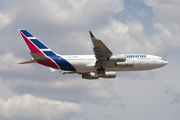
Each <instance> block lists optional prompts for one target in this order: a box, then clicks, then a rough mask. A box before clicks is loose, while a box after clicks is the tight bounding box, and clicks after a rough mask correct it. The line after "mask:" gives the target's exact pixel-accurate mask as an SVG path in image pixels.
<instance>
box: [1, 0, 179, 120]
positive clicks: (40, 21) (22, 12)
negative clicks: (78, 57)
mask: <svg viewBox="0 0 180 120" xmlns="http://www.w3.org/2000/svg"><path fill="white" fill-rule="evenodd" d="M179 11H180V1H179V0H29V1H25V0H0V119H2V120H179V119H180V114H179V113H180V79H179V71H180V63H179V60H180V52H179V51H180V12H179ZM18 29H27V30H28V31H30V32H31V33H32V34H33V35H34V36H36V37H37V38H38V39H40V40H41V41H43V43H45V44H46V45H48V46H49V47H50V48H51V49H52V50H54V51H55V52H57V53H59V54H62V55H64V54H93V45H92V42H91V39H90V36H89V34H88V31H89V30H91V31H92V32H93V33H94V35H95V36H96V38H99V39H101V40H102V41H103V42H104V43H105V44H106V45H107V46H108V47H109V49H110V50H111V51H113V52H114V53H137V54H144V53H145V54H152V55H157V56H162V57H163V58H165V59H166V60H167V61H168V62H169V64H168V65H166V66H165V67H162V68H159V69H155V70H150V71H142V72H117V77H116V78H115V79H102V78H101V79H99V80H94V81H88V80H84V79H82V78H81V76H80V75H62V74H60V73H51V72H50V71H49V69H48V68H46V67H44V66H41V65H38V64H31V65H19V64H17V63H19V62H22V61H27V60H29V59H30V58H31V56H30V54H29V50H28V48H27V47H26V44H25V42H24V41H23V39H22V38H21V36H20V34H19V33H18Z"/></svg>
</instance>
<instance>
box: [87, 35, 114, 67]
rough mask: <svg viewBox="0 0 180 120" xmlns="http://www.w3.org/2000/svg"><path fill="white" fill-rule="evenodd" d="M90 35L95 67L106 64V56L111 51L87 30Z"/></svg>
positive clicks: (110, 53)
mask: <svg viewBox="0 0 180 120" xmlns="http://www.w3.org/2000/svg"><path fill="white" fill-rule="evenodd" d="M89 34H90V36H91V40H92V42H93V45H94V47H93V51H94V54H95V56H96V59H97V61H96V65H95V66H96V67H100V66H103V65H105V64H106V62H107V58H108V57H110V56H111V55H112V54H113V53H112V52H111V51H110V50H109V48H108V47H107V46H106V45H105V44H104V43H103V42H102V41H101V40H99V39H97V38H96V37H94V35H93V34H92V32H91V31H89Z"/></svg>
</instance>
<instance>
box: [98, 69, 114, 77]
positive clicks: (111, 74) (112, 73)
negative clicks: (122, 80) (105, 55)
mask: <svg viewBox="0 0 180 120" xmlns="http://www.w3.org/2000/svg"><path fill="white" fill-rule="evenodd" d="M100 77H102V78H115V77H116V72H111V71H107V72H105V74H102V75H101V76H100Z"/></svg>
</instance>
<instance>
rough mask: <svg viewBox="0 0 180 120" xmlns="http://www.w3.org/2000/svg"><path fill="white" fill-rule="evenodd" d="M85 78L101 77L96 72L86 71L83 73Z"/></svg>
mask: <svg viewBox="0 0 180 120" xmlns="http://www.w3.org/2000/svg"><path fill="white" fill-rule="evenodd" d="M82 78H83V79H99V76H98V75H95V74H94V73H84V74H82Z"/></svg>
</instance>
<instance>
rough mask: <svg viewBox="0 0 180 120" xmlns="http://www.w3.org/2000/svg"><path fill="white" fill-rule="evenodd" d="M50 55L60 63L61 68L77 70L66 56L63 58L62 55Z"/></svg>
mask: <svg viewBox="0 0 180 120" xmlns="http://www.w3.org/2000/svg"><path fill="white" fill-rule="evenodd" d="M46 52H47V51H46ZM48 52H49V51H48ZM49 57H50V58H52V59H53V60H54V61H55V62H56V63H57V64H58V65H59V67H60V68H61V70H67V71H76V69H75V68H74V67H73V66H72V65H71V64H70V63H69V62H68V61H66V60H65V59H64V58H62V57H60V56H56V55H53V56H49Z"/></svg>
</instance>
